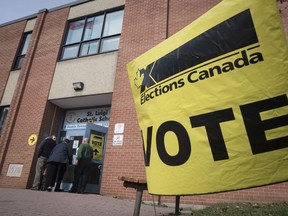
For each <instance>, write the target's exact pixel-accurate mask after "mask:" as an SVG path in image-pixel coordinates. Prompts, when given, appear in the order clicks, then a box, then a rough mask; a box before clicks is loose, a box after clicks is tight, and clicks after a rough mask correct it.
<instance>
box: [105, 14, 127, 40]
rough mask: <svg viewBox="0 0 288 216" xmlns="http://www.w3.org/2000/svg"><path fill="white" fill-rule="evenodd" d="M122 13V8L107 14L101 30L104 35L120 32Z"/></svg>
mask: <svg viewBox="0 0 288 216" xmlns="http://www.w3.org/2000/svg"><path fill="white" fill-rule="evenodd" d="M123 14H124V11H123V10H121V11H117V12H113V13H109V14H107V16H106V20H105V26H104V32H103V36H104V37H105V36H109V35H114V34H120V33H121V29H122V22H123Z"/></svg>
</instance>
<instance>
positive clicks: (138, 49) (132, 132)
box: [101, 0, 288, 204]
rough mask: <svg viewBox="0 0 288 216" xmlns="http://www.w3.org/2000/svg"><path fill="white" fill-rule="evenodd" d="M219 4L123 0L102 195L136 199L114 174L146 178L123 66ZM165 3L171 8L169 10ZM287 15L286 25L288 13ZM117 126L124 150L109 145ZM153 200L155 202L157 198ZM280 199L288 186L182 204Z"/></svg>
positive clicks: (196, 198)
mask: <svg viewBox="0 0 288 216" xmlns="http://www.w3.org/2000/svg"><path fill="white" fill-rule="evenodd" d="M219 2H220V0H217V1H215V0H194V1H191V0H181V2H180V1H176V0H175V1H174V0H170V1H169V0H165V1H164V0H163V1H157V0H155V1H151V0H143V1H133V0H126V4H125V17H124V22H123V23H124V24H123V28H122V34H121V43H120V51H119V58H118V65H117V71H116V78H115V86H114V93H113V99H112V107H111V118H110V127H109V131H108V140H107V147H106V155H105V163H104V171H103V178H102V187H101V194H103V195H117V196H119V197H123V198H130V199H134V198H135V190H134V189H131V188H128V189H126V188H124V187H123V186H122V182H121V181H119V180H117V178H118V176H128V177H132V178H140V179H143V178H145V172H144V161H143V150H142V142H141V137H140V132H139V130H140V129H139V127H138V123H137V121H136V113H135V108H134V102H133V99H132V95H131V90H130V84H129V80H128V76H127V70H126V64H127V63H128V62H129V61H131V60H132V59H134V58H135V57H137V56H139V55H140V54H142V53H144V52H145V51H147V50H149V49H150V48H152V47H154V46H155V45H157V44H158V43H160V42H162V41H163V40H165V39H166V37H167V36H171V35H172V34H174V33H176V32H177V31H179V30H181V29H182V28H183V27H185V26H186V25H188V24H190V23H191V22H193V21H194V20H195V19H197V18H198V17H199V16H201V15H202V14H203V13H205V12H207V11H208V10H209V9H211V8H212V7H213V6H215V5H216V4H217V3H219ZM168 3H169V10H167V9H168ZM282 7H283V6H282ZM286 10H287V9H286ZM167 12H168V14H167ZM285 13H286V12H285ZM282 14H284V13H282ZM285 16H286V21H285V22H286V27H287V14H286V15H285ZM283 18H284V15H283ZM167 20H168V25H167ZM286 32H287V31H286ZM116 123H125V131H124V144H123V146H112V138H113V130H114V125H115V124H116ZM144 199H145V200H150V201H151V200H152V196H151V195H149V194H148V193H147V192H145V193H144ZM154 200H158V196H157V198H154ZM160 200H161V202H175V197H173V196H170V197H168V196H162V197H160ZM281 200H286V201H287V200H288V183H282V184H275V185H270V186H266V187H259V188H253V189H245V190H239V191H233V192H226V193H217V194H210V195H197V196H186V197H182V198H181V203H193V204H208V203H216V202H237V201H251V202H256V201H257V202H273V201H281Z"/></svg>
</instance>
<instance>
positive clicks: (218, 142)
mask: <svg viewBox="0 0 288 216" xmlns="http://www.w3.org/2000/svg"><path fill="white" fill-rule="evenodd" d="M234 119H235V117H234V114H233V110H232V108H228V109H224V110H219V111H215V112H211V113H205V114H201V115H198V116H192V117H190V123H191V126H192V128H195V127H201V126H205V128H206V131H207V136H208V140H209V144H210V148H211V151H212V155H213V158H214V161H219V160H225V159H229V156H228V153H227V149H226V146H225V142H224V138H223V134H222V132H221V127H220V123H221V122H225V121H231V120H234Z"/></svg>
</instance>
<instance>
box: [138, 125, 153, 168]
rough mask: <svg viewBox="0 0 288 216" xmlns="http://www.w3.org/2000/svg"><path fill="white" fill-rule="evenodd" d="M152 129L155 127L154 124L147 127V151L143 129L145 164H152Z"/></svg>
mask: <svg viewBox="0 0 288 216" xmlns="http://www.w3.org/2000/svg"><path fill="white" fill-rule="evenodd" d="M152 131H153V127H152V126H151V127H148V128H147V150H146V151H145V148H144V143H145V142H144V138H143V132H142V131H141V135H142V141H143V152H144V162H145V166H150V155H151V142H152Z"/></svg>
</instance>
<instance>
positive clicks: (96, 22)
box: [84, 15, 104, 41]
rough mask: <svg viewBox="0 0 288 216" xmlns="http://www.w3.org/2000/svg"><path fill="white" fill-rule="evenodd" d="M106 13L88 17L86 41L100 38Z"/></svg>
mask: <svg viewBox="0 0 288 216" xmlns="http://www.w3.org/2000/svg"><path fill="white" fill-rule="evenodd" d="M103 19H104V15H102V16H97V17H91V18H89V19H87V23H86V28H85V34H84V41H86V40H91V39H96V38H100V36H101V31H102V26H103Z"/></svg>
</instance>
